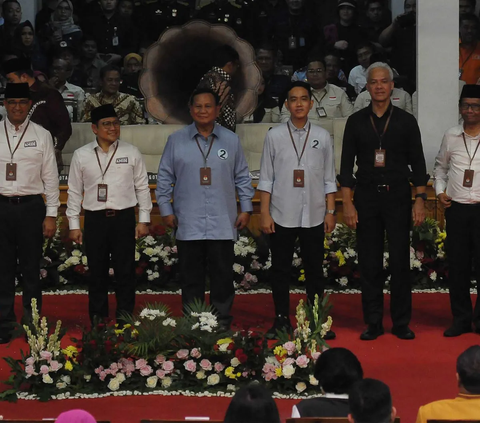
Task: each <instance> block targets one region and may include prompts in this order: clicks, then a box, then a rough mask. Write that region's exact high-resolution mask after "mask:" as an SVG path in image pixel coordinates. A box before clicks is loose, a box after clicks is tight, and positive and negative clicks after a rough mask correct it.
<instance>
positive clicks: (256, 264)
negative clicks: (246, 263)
mask: <svg viewBox="0 0 480 423" xmlns="http://www.w3.org/2000/svg"><path fill="white" fill-rule="evenodd" d="M250 268H251V269H252V270H259V269H261V268H262V265H261V264H260V263H259V262H258V261H257V260H253V261H252V264H251V265H250Z"/></svg>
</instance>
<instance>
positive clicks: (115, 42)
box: [112, 36, 118, 47]
mask: <svg viewBox="0 0 480 423" xmlns="http://www.w3.org/2000/svg"><path fill="white" fill-rule="evenodd" d="M112 46H114V47H117V46H118V37H117V36H115V37H113V38H112Z"/></svg>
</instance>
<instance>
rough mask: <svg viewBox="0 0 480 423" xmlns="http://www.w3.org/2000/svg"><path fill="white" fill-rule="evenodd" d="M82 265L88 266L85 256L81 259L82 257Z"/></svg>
mask: <svg viewBox="0 0 480 423" xmlns="http://www.w3.org/2000/svg"><path fill="white" fill-rule="evenodd" d="M82 264H83V265H84V266H88V259H87V256H83V257H82Z"/></svg>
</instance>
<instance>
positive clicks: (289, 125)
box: [287, 118, 310, 132]
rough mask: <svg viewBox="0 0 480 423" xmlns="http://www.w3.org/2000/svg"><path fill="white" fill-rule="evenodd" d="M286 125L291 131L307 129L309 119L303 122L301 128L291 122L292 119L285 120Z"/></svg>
mask: <svg viewBox="0 0 480 423" xmlns="http://www.w3.org/2000/svg"><path fill="white" fill-rule="evenodd" d="M287 125H288V127H289V128H290V130H291V131H292V132H295V131H305V132H306V131H308V127H309V125H310V121H309V120H308V118H307V121H306V122H305V125H304V126H303V128H297V127H296V126H295V125H294V124H293V123H292V119H288V122H287Z"/></svg>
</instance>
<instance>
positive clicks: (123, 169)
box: [112, 163, 133, 189]
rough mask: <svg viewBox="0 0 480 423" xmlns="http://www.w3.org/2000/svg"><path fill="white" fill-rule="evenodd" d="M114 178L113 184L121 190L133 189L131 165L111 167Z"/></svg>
mask: <svg viewBox="0 0 480 423" xmlns="http://www.w3.org/2000/svg"><path fill="white" fill-rule="evenodd" d="M112 170H113V173H114V175H113V176H114V177H115V182H114V184H115V185H116V186H117V187H119V188H122V189H130V188H132V187H133V163H122V164H115V165H112Z"/></svg>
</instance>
